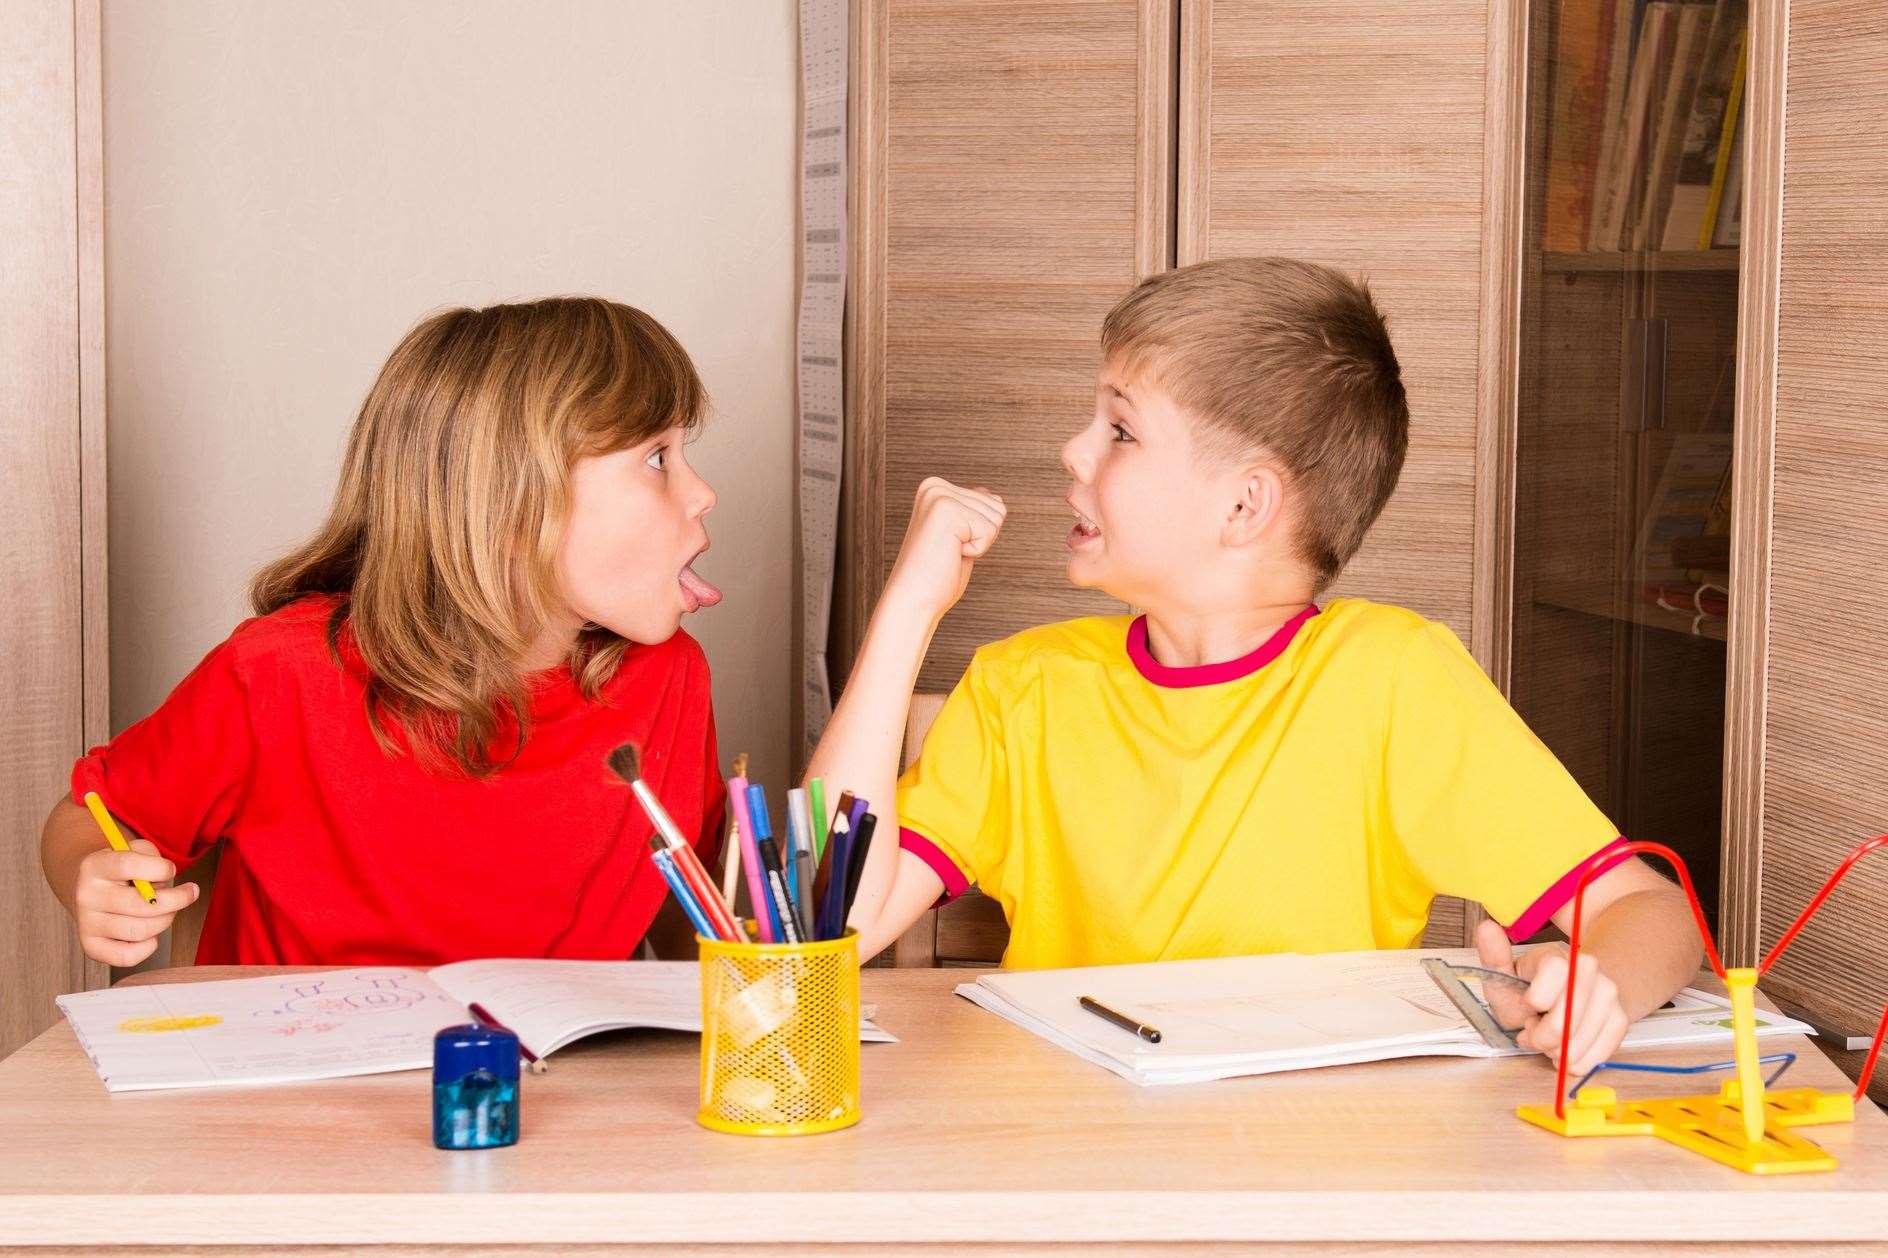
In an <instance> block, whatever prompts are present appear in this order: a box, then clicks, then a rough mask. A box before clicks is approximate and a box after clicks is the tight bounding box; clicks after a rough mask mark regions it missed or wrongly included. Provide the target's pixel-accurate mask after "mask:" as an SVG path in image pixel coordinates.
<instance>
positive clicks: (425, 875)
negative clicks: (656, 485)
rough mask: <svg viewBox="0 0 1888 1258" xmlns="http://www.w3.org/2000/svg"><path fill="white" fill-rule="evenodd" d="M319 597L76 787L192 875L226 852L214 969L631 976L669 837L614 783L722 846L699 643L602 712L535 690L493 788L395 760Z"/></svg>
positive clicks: (242, 629)
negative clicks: (333, 638)
mask: <svg viewBox="0 0 1888 1258" xmlns="http://www.w3.org/2000/svg"><path fill="white" fill-rule="evenodd" d="M336 601H337V600H336V599H335V598H333V597H314V596H311V597H308V598H304V599H302V600H300V601H299V602H296V603H294V604H292V605H291V606H288V607H285V608H283V609H281V610H280V611H277V612H275V613H273V614H272V615H268V616H263V617H259V618H257V619H254V620H248V621H245V622H243V623H242V624H241V625H239V626H237V628H236V631H235V632H234V633H232V634H231V635H230V636H229V639H228V640H227V641H225V642H224V643H222V644H221V645H220V646H218V647H216V648H215V649H214V650H212V651H211V652H210V653H209V655H207V656H206V657H204V660H203V662H202V663H201V664H199V665H197V667H196V669H195V670H194V671H193V672H192V673H191V674H190V675H189V676H188V677H186V678H184V680H183V681H182V682H181V683H180V684H179V685H178V687H177V689H176V690H174V691H172V692H171V695H170V697H169V698H168V699H166V700H165V701H164V704H163V706H162V707H160V708H158V709H157V711H155V712H153V713H151V715H150V716H147V717H146V718H144V719H143V720H142V721H139V722H138V723H137V724H136V725H133V726H131V727H130V728H129V729H127V730H125V731H124V732H123V733H121V734H119V735H118V737H116V738H114V739H113V740H112V741H111V742H110V743H108V744H106V745H105V746H103V747H96V748H94V749H93V750H92V751H91V752H90V754H88V755H86V756H85V758H84V759H82V760H80V761H79V762H78V763H77V764H76V765H75V766H74V767H73V770H72V796H73V799H74V801H75V802H77V801H79V800H80V799H81V798H82V797H83V795H84V793H85V792H86V791H88V790H96V791H97V792H99V794H100V795H101V796H103V797H104V800H105V802H106V805H107V806H108V807H109V808H110V809H111V810H112V812H113V813H115V814H116V815H117V816H118V817H120V818H121V819H123V820H124V821H126V822H128V823H129V824H130V825H131V826H132V827H134V828H135V829H136V830H137V832H138V833H139V834H140V835H142V836H143V837H144V838H147V839H149V840H150V841H151V842H152V843H153V844H155V845H156V846H157V849H158V850H159V851H160V852H162V853H163V854H164V855H165V856H166V857H168V858H169V859H170V860H172V861H174V862H175V863H176V864H177V866H178V867H179V868H180V869H181V868H185V867H188V866H189V865H190V864H191V863H193V862H194V861H196V860H197V859H198V858H199V857H201V856H202V855H203V854H204V853H205V852H207V851H208V850H209V848H210V847H211V845H212V844H214V843H215V842H216V841H217V840H218V839H219V838H220V839H226V840H227V843H226V844H225V846H224V851H223V854H222V857H221V859H220V862H219V864H218V867H217V874H216V881H215V884H214V890H213V893H212V895H211V899H210V908H209V913H208V916H207V918H206V920H205V922H204V928H203V938H202V942H201V943H200V944H199V946H198V948H197V958H196V959H197V961H198V963H200V964H204V965H212V964H223V963H240V964H245V965H317V964H320V965H362V964H388V965H430V964H435V963H440V962H447V961H458V960H465V959H468V958H474V957H573V958H591V959H619V960H620V959H622V958H625V957H628V956H629V955H630V953H631V952H632V951H633V950H634V949H635V947H636V945H637V944H638V943H639V942H641V940H642V936H643V932H644V931H646V930H647V929H648V927H649V923H650V920H651V919H652V918H653V917H654V916H655V912H656V909H657V908H658V907H659V906H660V905H661V902H662V898H663V896H664V895H665V894H666V893H667V888H666V886H665V884H664V883H663V881H662V877H661V874H660V872H659V871H658V870H657V869H656V868H655V865H654V864H653V863H652V862H651V861H650V859H649V846H648V839H649V835H650V834H651V833H652V832H653V827H651V826H650V824H649V821H648V819H647V818H646V817H645V816H644V815H643V812H642V809H641V808H639V807H637V805H636V799H635V796H634V795H633V794H632V793H631V792H630V790H629V788H628V787H627V786H624V785H623V784H621V783H620V782H619V781H617V779H616V778H615V777H614V776H613V775H612V774H611V773H610V772H609V770H608V768H607V766H606V765H605V763H604V758H605V757H606V756H607V755H608V754H609V751H610V749H611V748H612V747H615V746H616V745H617V744H618V743H621V742H625V741H631V740H633V741H635V742H636V743H638V744H640V745H641V747H642V774H643V778H644V780H645V781H647V782H648V783H649V784H650V786H651V787H653V788H654V790H655V792H656V794H657V796H658V797H660V798H661V800H662V802H663V804H664V805H665V806H666V807H667V808H668V810H669V812H670V814H671V815H672V816H673V817H674V818H675V823H676V825H678V826H679V827H681V830H682V833H684V834H686V835H693V836H696V837H695V839H694V843H695V846H696V849H697V850H698V851H700V852H701V853H702V854H703V859H704V860H712V858H713V855H714V853H715V851H716V849H717V848H718V846H719V833H720V824H719V823H720V818H721V815H722V801H723V788H722V785H721V783H720V781H719V780H718V770H717V762H716V758H715V730H714V713H713V710H712V708H711V705H710V694H709V685H708V662H707V660H706V658H704V656H703V655H702V651H701V647H700V646H699V645H698V644H697V643H696V642H695V640H694V639H693V638H691V637H689V636H688V635H687V634H686V633H677V634H676V635H675V636H674V637H672V638H670V639H669V640H668V641H667V642H664V643H663V644H662V645H660V646H631V647H630V648H629V650H628V652H627V653H625V655H624V656H623V660H622V663H621V665H620V666H619V667H618V668H617V670H616V675H615V676H614V677H612V678H611V679H610V681H609V682H608V683H607V684H605V685H604V687H603V689H602V691H601V693H600V694H599V695H598V697H597V699H596V700H594V701H588V700H585V699H584V698H583V695H582V694H581V692H580V691H579V690H578V689H577V686H576V683H575V682H574V681H573V680H572V678H571V676H570V672H569V670H568V669H566V668H559V669H554V670H550V671H547V672H544V673H540V674H536V675H534V676H532V677H531V678H530V679H528V684H529V686H530V692H531V699H530V709H531V730H530V735H529V737H528V739H527V740H526V742H525V745H524V748H523V750H522V751H521V752H520V754H519V755H518V757H517V759H516V760H514V761H512V762H511V763H509V764H507V765H505V766H504V767H503V768H501V769H500V770H498V772H497V773H496V774H494V775H492V776H491V777H488V778H484V779H474V778H468V777H466V776H464V775H463V774H460V773H458V772H457V770H456V769H438V768H432V769H429V768H426V767H422V765H421V764H420V763H418V762H417V761H416V760H415V758H414V757H413V756H411V755H406V754H402V755H398V756H393V755H389V754H388V753H387V752H386V751H384V750H382V749H381V747H380V744H379V743H377V742H376V741H375V740H374V735H373V731H372V730H370V729H369V728H368V723H367V716H366V704H365V678H366V672H365V669H364V667H363V665H362V664H361V661H360V657H359V655H358V653H357V652H354V651H353V650H351V648H350V646H349V644H348V639H347V637H346V635H345V634H344V635H343V636H342V648H341V651H342V662H341V663H336V661H335V658H334V656H333V654H332V653H331V652H330V650H329V647H328V640H327V626H328V620H329V616H330V614H331V613H332V612H333V610H334V608H335V605H336Z"/></svg>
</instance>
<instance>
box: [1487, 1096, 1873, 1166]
mask: <svg viewBox="0 0 1888 1258" xmlns="http://www.w3.org/2000/svg"><path fill="white" fill-rule="evenodd" d="M1763 1104H1764V1110H1765V1114H1764V1119H1765V1121H1764V1125H1763V1132H1762V1135H1761V1136H1760V1138H1759V1139H1758V1140H1757V1142H1756V1143H1755V1144H1746V1143H1745V1142H1744V1107H1743V1105H1742V1104H1741V1102H1740V1100H1739V1089H1738V1086H1737V1081H1736V1080H1735V1079H1731V1080H1726V1082H1725V1084H1724V1088H1723V1090H1722V1091H1721V1092H1719V1093H1718V1095H1716V1096H1673V1097H1660V1098H1657V1099H1655V1100H1649V1101H1627V1102H1621V1101H1619V1100H1618V1098H1617V1097H1616V1095H1615V1094H1614V1092H1613V1089H1611V1088H1582V1089H1581V1090H1580V1094H1579V1095H1578V1096H1576V1097H1574V1098H1573V1100H1571V1101H1569V1102H1567V1116H1566V1118H1565V1119H1562V1118H1561V1117H1560V1116H1559V1115H1557V1114H1555V1113H1554V1107H1553V1106H1551V1105H1523V1106H1521V1107H1520V1108H1519V1109H1518V1110H1516V1111H1515V1113H1516V1114H1518V1115H1519V1116H1520V1117H1522V1118H1524V1119H1526V1120H1527V1121H1528V1122H1530V1123H1533V1124H1534V1125H1535V1126H1537V1127H1545V1128H1546V1129H1547V1130H1548V1131H1551V1132H1555V1133H1557V1134H1559V1135H1562V1136H1657V1137H1658V1138H1659V1139H1661V1140H1664V1141H1667V1142H1669V1143H1671V1144H1675V1145H1677V1146H1678V1147H1679V1148H1681V1149H1689V1150H1691V1151H1692V1152H1693V1153H1702V1154H1703V1155H1704V1156H1706V1157H1708V1158H1710V1159H1712V1160H1713V1161H1716V1162H1722V1163H1724V1165H1726V1166H1729V1167H1734V1168H1736V1169H1737V1170H1740V1171H1746V1172H1748V1173H1750V1174H1752V1175H1789V1174H1796V1173H1799V1172H1803V1171H1833V1170H1834V1169H1835V1168H1836V1160H1835V1158H1834V1157H1832V1156H1830V1154H1829V1153H1828V1152H1826V1151H1825V1150H1824V1149H1823V1148H1822V1147H1821V1146H1820V1145H1817V1144H1815V1143H1813V1142H1811V1141H1809V1140H1806V1139H1804V1138H1803V1137H1802V1136H1799V1135H1797V1134H1796V1133H1795V1132H1793V1131H1791V1130H1789V1129H1790V1128H1792V1127H1805V1126H1810V1125H1813V1124H1816V1123H1846V1122H1852V1121H1854V1119H1855V1106H1854V1103H1853V1102H1852V1101H1851V1100H1850V1098H1849V1096H1848V1094H1847V1093H1837V1094H1834V1095H1832V1094H1830V1093H1827V1092H1824V1091H1822V1090H1821V1089H1820V1088H1788V1089H1785V1090H1784V1091H1781V1092H1771V1093H1769V1094H1767V1095H1766V1096H1765V1097H1764V1102H1763Z"/></svg>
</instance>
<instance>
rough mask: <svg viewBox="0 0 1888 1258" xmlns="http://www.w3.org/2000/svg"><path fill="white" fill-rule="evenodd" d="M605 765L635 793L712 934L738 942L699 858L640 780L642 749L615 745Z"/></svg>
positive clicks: (736, 931) (731, 917) (731, 916)
mask: <svg viewBox="0 0 1888 1258" xmlns="http://www.w3.org/2000/svg"><path fill="white" fill-rule="evenodd" d="M608 763H609V766H610V772H612V773H614V774H615V775H616V776H617V777H619V778H621V779H622V780H623V781H624V782H626V783H627V784H628V785H629V789H630V790H632V791H634V792H635V793H636V802H637V803H639V804H641V805H642V810H643V813H644V814H645V815H646V816H647V817H648V818H649V824H650V825H653V826H654V827H655V828H656V833H657V834H658V835H659V836H661V839H662V842H663V845H664V846H666V847H667V848H668V849H669V851H670V853H671V854H672V855H673V856H674V858H675V867H676V869H677V870H678V871H680V873H681V875H682V879H683V881H685V882H686V883H687V884H688V887H689V890H690V891H692V892H694V894H695V898H696V899H697V900H699V901H700V902H701V907H702V911H703V912H704V913H706V914H707V915H708V923H709V925H711V926H713V927H714V928H715V933H717V934H718V935H720V936H721V938H722V939H725V940H729V941H733V942H738V941H739V940H740V938H741V930H740V927H738V926H736V925H735V924H734V914H732V913H730V912H728V906H727V905H726V904H724V903H723V902H722V900H721V896H720V894H719V893H718V892H716V890H715V884H714V880H713V879H712V878H710V877H709V876H708V871H707V870H706V869H704V868H702V863H701V858H700V857H699V856H697V855H695V849H694V848H692V847H690V846H689V845H688V840H687V839H684V838H683V837H682V831H681V829H680V828H679V827H678V826H677V825H676V824H675V819H674V818H673V817H671V816H669V810H668V809H666V808H664V807H663V806H662V801H661V800H659V799H657V798H656V793H655V792H654V791H653V790H651V789H650V788H649V784H648V783H647V782H645V781H643V780H642V749H641V748H640V747H638V746H636V744H635V743H619V744H617V746H616V747H615V748H613V749H612V750H611V751H610V754H609V758H608Z"/></svg>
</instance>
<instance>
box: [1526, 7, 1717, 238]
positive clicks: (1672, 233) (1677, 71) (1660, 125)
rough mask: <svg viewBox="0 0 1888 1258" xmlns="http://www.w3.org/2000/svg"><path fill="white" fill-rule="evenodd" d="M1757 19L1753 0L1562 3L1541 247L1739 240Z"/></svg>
mask: <svg viewBox="0 0 1888 1258" xmlns="http://www.w3.org/2000/svg"><path fill="white" fill-rule="evenodd" d="M1748 25H1749V10H1748V0H1716V3H1691V2H1687V0H1565V3H1563V5H1562V7H1561V9H1560V20H1559V27H1558V29H1557V31H1556V42H1555V52H1554V58H1555V78H1554V90H1553V96H1552V100H1551V102H1550V108H1551V110H1552V113H1551V115H1550V116H1551V119H1552V126H1551V127H1550V129H1549V142H1548V154H1547V174H1546V195H1545V202H1544V207H1543V223H1542V234H1541V242H1542V248H1543V249H1546V250H1549V251H1573V250H1579V249H1582V248H1584V249H1585V250H1588V251H1592V252H1614V251H1635V252H1644V251H1651V250H1661V249H1667V250H1690V249H1705V248H1711V247H1713V244H1714V243H1715V244H1716V245H1719V246H1725V245H1734V244H1735V243H1736V224H1735V222H1734V221H1728V222H1727V220H1734V218H1735V214H1734V207H1735V203H1736V200H1737V196H1738V179H1739V178H1740V177H1741V169H1740V167H1741V157H1740V153H1741V147H1742V146H1741V141H1740V140H1739V138H1738V137H1739V135H1740V134H1741V132H1740V127H1741V125H1742V121H1743V119H1742V114H1741V110H1740V105H1741V101H1742V90H1743V76H1744V60H1745V53H1744V43H1745V31H1746V29H1747V27H1748ZM1596 121H1597V125H1598V131H1597V133H1596V132H1595V131H1594V125H1595V122H1596Z"/></svg>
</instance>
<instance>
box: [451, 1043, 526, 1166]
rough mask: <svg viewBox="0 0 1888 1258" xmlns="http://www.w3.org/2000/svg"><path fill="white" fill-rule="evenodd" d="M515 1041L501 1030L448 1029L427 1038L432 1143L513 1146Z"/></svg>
mask: <svg viewBox="0 0 1888 1258" xmlns="http://www.w3.org/2000/svg"><path fill="white" fill-rule="evenodd" d="M518 1060H519V1052H518V1037H517V1036H516V1035H514V1034H512V1033H511V1032H510V1031H507V1030H505V1029H503V1028H502V1027H494V1026H480V1025H477V1024H468V1025H465V1026H449V1027H447V1028H446V1029H445V1030H443V1031H441V1032H440V1033H439V1034H438V1035H435V1036H434V1037H433V1143H434V1144H436V1145H438V1146H439V1147H440V1148H442V1149H497V1148H502V1147H503V1146H505V1145H508V1144H517V1143H518Z"/></svg>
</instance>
